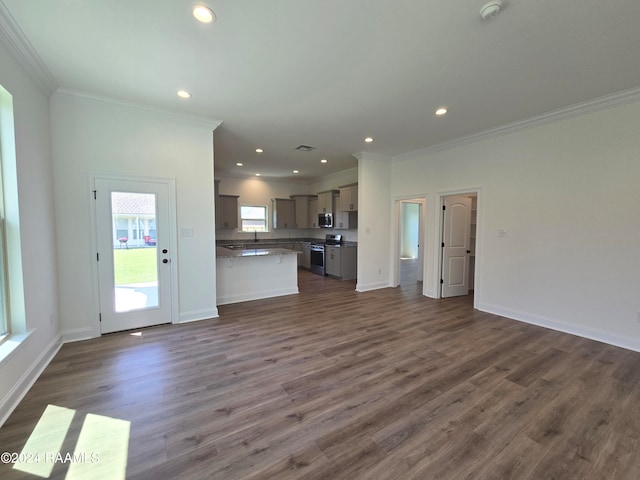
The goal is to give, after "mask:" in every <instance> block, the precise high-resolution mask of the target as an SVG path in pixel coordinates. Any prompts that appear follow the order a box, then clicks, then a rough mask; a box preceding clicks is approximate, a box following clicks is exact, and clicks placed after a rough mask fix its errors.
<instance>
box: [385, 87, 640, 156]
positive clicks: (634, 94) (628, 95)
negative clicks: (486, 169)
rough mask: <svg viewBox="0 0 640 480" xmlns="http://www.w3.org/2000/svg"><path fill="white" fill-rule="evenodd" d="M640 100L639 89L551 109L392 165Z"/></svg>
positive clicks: (421, 151) (434, 148) (465, 137)
mask: <svg viewBox="0 0 640 480" xmlns="http://www.w3.org/2000/svg"><path fill="white" fill-rule="evenodd" d="M638 101H640V88H634V89H631V90H625V91H622V92H618V93H614V94H612V95H606V96H604V97H599V98H595V99H592V100H588V101H586V102H583V103H578V104H575V105H571V106H569V107H564V108H560V109H558V110H552V111H550V112H547V113H543V114H542V115H538V116H535V117H531V118H527V119H525V120H520V121H517V122H513V123H509V124H506V125H502V126H500V127H496V128H491V129H489V130H484V131H481V132H478V133H472V134H470V135H465V136H463V137H459V138H456V139H453V140H449V141H447V142H442V143H438V144H436V145H431V146H430V147H426V148H421V149H419V150H414V151H412V152H407V153H402V154H400V155H396V156H394V157H393V162H394V163H396V162H404V161H407V160H414V159H416V158H421V157H424V156H426V155H429V154H431V153H434V152H440V151H442V150H448V149H450V148H454V147H459V146H462V145H468V144H470V143H475V142H478V141H481V140H487V139H489V138H493V137H497V136H500V135H506V134H508V133H513V132H517V131H519V130H525V129H528V128H534V127H538V126H541V125H546V124H548V123H552V122H557V121H560V120H565V119H567V118H572V117H577V116H579V115H583V114H586V113H592V112H597V111H600V110H605V109H607V108H611V107H616V106H620V105H626V104H629V103H634V102H638Z"/></svg>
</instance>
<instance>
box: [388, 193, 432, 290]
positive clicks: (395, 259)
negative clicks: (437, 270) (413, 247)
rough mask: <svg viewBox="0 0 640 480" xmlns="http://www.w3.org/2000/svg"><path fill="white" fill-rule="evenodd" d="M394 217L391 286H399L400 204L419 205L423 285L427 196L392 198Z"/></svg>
mask: <svg viewBox="0 0 640 480" xmlns="http://www.w3.org/2000/svg"><path fill="white" fill-rule="evenodd" d="M394 203H395V205H394V209H393V212H394V215H393V227H392V231H393V232H395V233H394V235H393V237H392V238H393V243H394V245H393V247H392V250H391V251H392V252H393V256H392V258H391V272H392V277H391V286H392V287H397V286H398V285H400V249H401V244H400V242H401V236H402V232H401V228H402V204H403V203H418V204H420V214H419V215H418V222H419V223H418V242H419V244H418V245H419V247H418V262H420V263H421V265H422V282H423V285H424V283H425V282H424V277H425V272H426V271H427V269H426V268H425V263H426V262H425V259H426V258H425V252H426V249H425V242H426V239H427V230H426V228H427V196H426V195H425V194H421V195H408V196H402V197H396V198H394Z"/></svg>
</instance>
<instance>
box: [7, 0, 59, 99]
mask: <svg viewBox="0 0 640 480" xmlns="http://www.w3.org/2000/svg"><path fill="white" fill-rule="evenodd" d="M0 34H2V37H4V38H5V39H6V42H5V45H7V46H8V47H9V48H8V50H9V52H10V53H11V56H13V58H15V59H16V61H17V62H18V63H19V64H20V65H21V66H22V68H24V70H25V71H26V72H27V74H28V75H29V77H31V79H32V80H33V81H34V82H35V83H36V85H37V86H38V88H40V90H42V92H43V93H44V94H46V96H47V97H50V96H51V94H52V93H53V92H55V91H56V88H58V82H57V81H56V79H55V78H54V76H53V75H52V74H51V72H50V71H49V69H48V68H47V66H46V65H45V64H44V62H43V61H42V59H41V58H40V56H39V55H38V53H37V52H36V50H35V49H34V48H33V46H32V45H31V42H29V40H28V39H27V37H26V35H25V34H24V33H23V32H22V30H21V29H20V27H19V26H18V24H17V23H16V21H15V20H14V18H13V16H12V15H11V13H9V10H8V9H7V7H6V6H5V5H4V3H2V1H0Z"/></svg>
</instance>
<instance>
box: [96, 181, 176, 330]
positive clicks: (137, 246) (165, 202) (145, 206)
mask: <svg viewBox="0 0 640 480" xmlns="http://www.w3.org/2000/svg"><path fill="white" fill-rule="evenodd" d="M94 197H95V207H96V210H95V212H96V238H97V247H98V252H97V255H96V259H97V261H98V283H99V292H100V318H101V321H100V328H101V332H102V333H108V332H116V331H121V330H129V329H132V328H141V327H147V326H150V325H159V324H162V323H170V322H171V315H172V305H171V302H172V294H171V289H172V285H171V253H172V252H171V241H170V240H171V238H172V235H171V224H170V214H169V184H168V183H162V182H153V181H149V182H142V181H128V180H114V179H103V178H97V179H95V195H94Z"/></svg>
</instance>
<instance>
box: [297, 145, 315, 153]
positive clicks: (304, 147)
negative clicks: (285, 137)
mask: <svg viewBox="0 0 640 480" xmlns="http://www.w3.org/2000/svg"><path fill="white" fill-rule="evenodd" d="M315 148H316V147H310V146H309V145H298V146H297V147H296V150H300V151H301V152H310V151H311V150H315Z"/></svg>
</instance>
